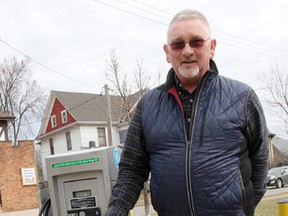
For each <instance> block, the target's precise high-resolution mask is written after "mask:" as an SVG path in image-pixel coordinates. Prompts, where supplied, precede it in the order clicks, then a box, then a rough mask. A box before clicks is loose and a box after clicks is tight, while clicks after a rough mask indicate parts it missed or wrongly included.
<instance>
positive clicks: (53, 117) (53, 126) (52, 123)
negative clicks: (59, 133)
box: [51, 115, 57, 128]
mask: <svg viewBox="0 0 288 216" xmlns="http://www.w3.org/2000/svg"><path fill="white" fill-rule="evenodd" d="M51 125H52V128H55V127H56V126H57V122H56V115H52V116H51Z"/></svg>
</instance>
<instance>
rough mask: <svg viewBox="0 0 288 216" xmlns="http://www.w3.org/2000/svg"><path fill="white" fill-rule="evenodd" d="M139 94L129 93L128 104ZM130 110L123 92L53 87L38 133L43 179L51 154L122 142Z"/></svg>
mask: <svg viewBox="0 0 288 216" xmlns="http://www.w3.org/2000/svg"><path fill="white" fill-rule="evenodd" d="M139 97H140V94H139V93H135V94H133V95H131V96H129V98H128V101H129V103H128V105H129V106H128V107H133V105H134V104H135V103H136V102H137V101H138V100H139ZM109 107H110V109H109ZM127 113H128V112H127V106H126V109H125V106H124V103H123V100H122V99H121V97H120V96H112V95H99V94H90V93H76V92H61V91H51V93H50V96H49V99H48V102H47V106H46V110H45V113H44V117H43V121H42V124H41V127H40V131H39V135H38V137H37V139H38V140H40V146H41V158H42V166H43V175H44V180H47V173H46V163H45V158H46V157H47V156H48V155H53V154H60V153H64V152H67V151H77V150H81V149H86V148H90V147H101V146H108V145H114V146H118V145H121V144H123V142H124V139H125V137H126V133H127V128H128V124H129V122H128V121H127Z"/></svg>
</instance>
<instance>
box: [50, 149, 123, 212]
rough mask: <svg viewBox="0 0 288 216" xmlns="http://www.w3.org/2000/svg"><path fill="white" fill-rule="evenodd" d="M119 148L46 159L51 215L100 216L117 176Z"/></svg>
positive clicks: (104, 209) (90, 150)
mask: <svg viewBox="0 0 288 216" xmlns="http://www.w3.org/2000/svg"><path fill="white" fill-rule="evenodd" d="M120 154H121V149H120V148H118V147H113V146H110V147H101V148H94V149H88V150H81V151H75V152H71V153H64V154H58V155H52V156H48V157H47V158H46V167H47V175H48V184H49V193H50V199H51V207H52V212H53V216H101V215H102V214H103V213H104V212H105V211H106V210H107V206H108V202H109V198H110V195H111V190H112V187H113V185H114V184H115V182H116V179H117V175H118V164H119V161H120Z"/></svg>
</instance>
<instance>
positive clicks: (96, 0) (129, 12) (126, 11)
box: [93, 0, 167, 26]
mask: <svg viewBox="0 0 288 216" xmlns="http://www.w3.org/2000/svg"><path fill="white" fill-rule="evenodd" d="M93 1H95V2H97V3H99V4H103V5H106V6H108V7H111V8H114V9H117V10H120V11H123V12H125V13H128V14H131V15H134V16H137V17H140V18H143V19H146V20H149V21H151V22H155V23H158V24H160V25H164V26H167V24H165V23H162V22H158V21H156V20H153V19H150V18H148V17H145V16H142V15H139V14H136V13H133V12H131V11H128V10H125V9H122V8H118V7H115V6H113V5H110V4H107V3H104V2H101V1H98V0H93Z"/></svg>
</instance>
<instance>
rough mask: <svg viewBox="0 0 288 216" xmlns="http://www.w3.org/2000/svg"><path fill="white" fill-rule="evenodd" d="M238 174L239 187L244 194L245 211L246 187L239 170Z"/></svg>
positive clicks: (244, 204) (244, 206)
mask: <svg viewBox="0 0 288 216" xmlns="http://www.w3.org/2000/svg"><path fill="white" fill-rule="evenodd" d="M237 174H238V181H239V185H240V188H241V192H242V205H243V209H245V208H246V192H245V186H244V183H243V179H242V175H241V172H240V170H239V169H238V171H237Z"/></svg>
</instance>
